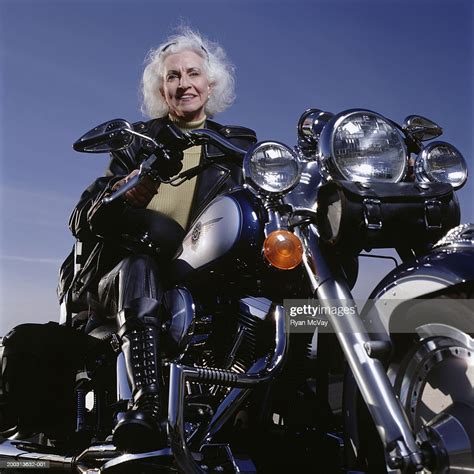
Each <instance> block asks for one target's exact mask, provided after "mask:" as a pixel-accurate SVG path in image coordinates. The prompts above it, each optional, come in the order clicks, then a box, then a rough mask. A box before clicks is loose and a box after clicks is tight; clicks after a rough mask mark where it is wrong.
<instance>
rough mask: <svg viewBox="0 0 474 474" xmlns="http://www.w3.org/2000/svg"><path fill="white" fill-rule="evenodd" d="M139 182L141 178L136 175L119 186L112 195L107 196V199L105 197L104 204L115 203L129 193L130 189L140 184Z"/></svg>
mask: <svg viewBox="0 0 474 474" xmlns="http://www.w3.org/2000/svg"><path fill="white" fill-rule="evenodd" d="M140 180H141V176H140V175H138V174H137V175H136V176H134V177H133V178H132V179H131V180H130V181H128V182H127V183H126V184H124V185H123V186H120V188H118V189H117V190H116V191H114V192H113V193H112V194H109V195H108V196H107V197H105V198H104V204H110V203H111V202H113V201H116V200H117V199H118V198H119V197H121V196H123V195H124V194H125V193H127V192H128V191H130V189H133V188H134V187H135V186H136V185H137V184H138V183H139V182H140Z"/></svg>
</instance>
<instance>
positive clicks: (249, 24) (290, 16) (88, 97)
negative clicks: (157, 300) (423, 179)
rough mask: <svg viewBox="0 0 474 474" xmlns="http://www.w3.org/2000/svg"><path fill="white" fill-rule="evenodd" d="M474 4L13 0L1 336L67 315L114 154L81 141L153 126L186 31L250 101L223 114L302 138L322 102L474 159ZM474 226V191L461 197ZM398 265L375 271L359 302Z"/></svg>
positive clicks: (3, 26)
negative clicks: (84, 232) (128, 126)
mask: <svg viewBox="0 0 474 474" xmlns="http://www.w3.org/2000/svg"><path fill="white" fill-rule="evenodd" d="M473 5H474V2H472V1H471V0H430V1H428V0H410V1H405V0H403V1H402V0H398V1H392V0H352V1H349V0H346V1H342V0H332V1H323V0H313V1H310V0H305V1H298V0H296V1H295V0H293V1H290V0H281V1H277V0H253V1H251V0H214V1H210V0H193V1H183V0H172V1H171V0H170V1H162V0H154V1H143V0H134V1H132V0H130V1H120V0H102V1H100V0H96V1H88V0H81V1H77V0H76V1H75V0H64V1H50V0H32V1H23V0H11V1H10V0H0V94H1V96H0V157H1V160H0V197H1V200H0V212H1V214H0V224H1V228H0V239H1V241H0V272H1V273H0V291H1V294H0V335H2V334H4V333H5V332H6V331H7V330H8V329H9V328H11V327H12V326H13V325H15V324H18V323H20V322H27V321H47V320H57V319H58V304H57V300H56V294H55V287H56V282H57V272H58V267H59V265H60V263H61V261H62V259H63V258H64V257H65V256H66V255H67V253H68V252H69V250H70V248H71V246H72V244H73V239H72V236H71V235H70V233H69V230H68V228H67V220H68V216H69V213H70V211H71V209H72V208H73V206H74V205H75V203H76V201H77V199H78V198H79V196H80V194H81V192H82V190H83V189H84V188H85V187H86V186H87V185H88V184H89V183H90V182H92V181H93V179H94V178H95V177H97V176H99V175H101V174H102V172H103V170H104V168H105V166H106V164H107V157H106V156H105V155H84V154H79V153H75V152H73V150H72V148H71V144H72V143H73V142H74V141H75V140H76V139H77V138H78V137H79V136H81V135H82V134H83V133H84V132H85V131H87V130H89V129H90V128H92V127H93V126H94V125H96V124H98V123H101V122H104V121H106V120H108V119H112V118H117V117H122V118H126V119H128V120H130V121H135V120H139V119H142V118H143V117H142V116H141V114H140V111H139V94H138V84H139V81H140V77H141V73H142V68H143V60H144V58H145V55H146V53H147V51H148V50H149V49H150V48H151V47H153V46H157V45H158V44H159V43H160V42H161V41H162V40H163V39H164V38H165V37H167V36H168V35H169V34H170V33H172V30H173V27H176V26H177V25H179V24H180V23H181V22H185V23H187V24H189V25H190V26H192V27H194V28H196V29H198V30H200V31H201V32H202V33H203V34H204V35H206V36H208V37H209V38H210V39H212V40H215V41H217V42H219V43H220V44H221V45H222V46H223V47H224V49H225V50H226V51H227V53H228V55H229V57H230V58H231V60H232V61H233V62H234V63H235V65H236V68H237V69H236V75H237V82H236V84H237V100H236V102H235V104H234V105H233V107H231V108H230V109H229V110H228V111H226V112H225V113H222V114H220V115H218V116H216V120H218V121H220V122H221V123H226V124H238V125H245V126H248V127H251V128H253V129H255V130H256V131H257V134H258V136H259V138H260V139H276V140H279V141H283V142H285V143H287V144H289V145H294V144H295V143H296V124H297V121H298V118H299V116H300V115H301V113H302V112H303V111H304V110H305V109H307V108H310V107H316V108H319V109H323V110H327V111H331V112H334V113H336V112H340V111H342V110H344V109H348V108H353V107H363V108H368V109H371V110H375V111H377V112H379V113H381V114H383V115H385V116H387V117H389V118H391V119H394V120H396V121H398V122H402V121H403V119H404V117H405V116H407V115H409V114H420V115H424V116H426V117H429V118H431V119H432V120H434V121H436V122H437V123H438V124H440V125H441V126H442V127H443V128H444V131H445V133H444V137H443V139H444V140H446V141H449V142H451V143H453V144H454V145H455V146H456V147H458V148H459V150H460V151H461V152H462V153H463V154H464V156H465V157H466V159H467V161H468V164H469V167H470V171H471V172H472V171H473V167H472V163H473V161H472V155H473V153H472V152H473V143H472V135H473V116H472V114H473V85H472V83H473ZM459 195H460V198H461V203H462V220H463V221H464V222H469V221H470V222H474V206H473V184H472V178H471V183H470V184H468V185H467V186H466V187H465V188H464V189H463V190H462V191H461V192H460V193H459ZM388 269H389V267H387V266H386V264H385V266H384V265H382V264H379V263H376V262H374V261H373V260H372V259H370V260H369V259H365V260H364V261H363V262H362V268H361V276H360V284H359V285H358V286H357V290H356V295H357V296H364V295H366V294H367V293H368V291H369V289H370V287H373V286H374V284H375V283H376V281H377V280H378V279H380V277H381V275H382V274H383V273H384V272H386V271H388Z"/></svg>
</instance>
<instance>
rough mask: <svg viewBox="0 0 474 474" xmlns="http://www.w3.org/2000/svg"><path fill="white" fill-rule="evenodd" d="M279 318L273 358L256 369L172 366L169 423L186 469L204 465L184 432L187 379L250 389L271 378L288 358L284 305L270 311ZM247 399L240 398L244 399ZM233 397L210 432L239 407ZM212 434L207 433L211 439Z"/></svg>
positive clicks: (263, 360) (174, 445)
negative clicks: (200, 463) (192, 449)
mask: <svg viewBox="0 0 474 474" xmlns="http://www.w3.org/2000/svg"><path fill="white" fill-rule="evenodd" d="M270 315H271V316H273V317H274V318H275V348H274V351H273V354H272V356H271V358H270V360H269V361H267V359H266V358H263V357H262V358H261V359H259V360H258V361H257V362H256V363H255V364H254V365H253V366H252V369H251V370H252V371H253V373H245V374H238V373H235V372H231V371H229V370H221V369H209V368H204V367H187V366H183V365H180V364H177V363H172V364H171V366H170V388H169V405H168V427H169V436H170V442H171V449H172V451H173V455H174V456H175V459H176V462H177V464H178V466H179V467H180V469H182V470H183V471H184V472H186V473H191V474H192V473H196V474H199V473H203V472H205V471H203V470H202V469H201V468H200V466H199V465H198V464H197V463H196V462H195V460H194V458H193V455H192V453H191V451H190V450H189V448H188V445H187V442H186V439H185V433H184V395H185V387H186V382H187V381H192V382H203V383H206V382H207V383H210V382H212V383H214V384H218V385H221V386H224V387H234V388H240V389H249V388H252V387H255V386H256V385H258V384H259V383H261V382H267V381H269V380H271V379H272V378H273V377H274V376H275V375H276V374H277V373H278V372H279V370H280V369H281V367H282V365H283V362H284V360H285V356H286V352H287V347H288V338H289V331H287V330H286V329H287V328H286V326H287V323H286V314H285V311H284V309H283V307H281V306H275V307H274V309H273V311H272V312H271V313H270ZM230 394H233V395H232V397H233V398H234V399H236V398H237V397H239V395H240V394H239V393H238V392H235V391H231V392H230ZM242 400H243V395H242V398H240V401H242ZM231 402H232V400H231V399H229V401H228V402H227V403H225V406H223V407H222V408H221V407H219V408H221V409H220V410H218V411H217V412H216V415H215V416H214V417H213V419H212V421H211V423H210V424H209V426H208V428H207V431H208V433H211V435H212V433H214V432H215V430H217V429H218V427H219V426H220V425H221V423H222V422H224V421H225V420H226V419H228V416H230V415H231V414H232V413H231V412H230V409H232V410H235V409H236V406H234V405H235V404H232V403H231ZM207 438H208V436H207V437H206V439H205V440H206V441H207Z"/></svg>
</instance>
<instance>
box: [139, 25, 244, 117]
mask: <svg viewBox="0 0 474 474" xmlns="http://www.w3.org/2000/svg"><path fill="white" fill-rule="evenodd" d="M181 51H193V52H195V53H197V54H199V56H201V57H202V58H203V59H204V69H205V73H206V74H207V77H208V79H209V82H210V83H211V84H212V85H213V87H212V94H211V96H210V98H209V100H208V101H207V103H206V107H205V112H206V115H207V116H208V117H212V116H213V115H215V114H216V113H218V112H222V111H223V110H225V109H226V108H227V107H229V106H230V105H231V104H232V103H233V101H234V99H235V94H234V83H235V79H234V70H235V68H234V65H233V64H232V63H231V62H230V61H229V60H228V59H227V56H226V53H225V51H224V50H223V49H222V48H221V47H220V46H219V45H218V44H217V43H214V42H212V41H209V40H208V39H207V38H205V37H203V36H202V35H201V34H199V33H198V32H197V31H193V30H192V29H191V28H188V27H186V28H181V30H180V32H179V33H178V34H176V35H172V36H170V37H169V38H168V39H167V40H166V41H164V42H163V43H162V44H160V45H159V46H158V47H157V48H154V49H152V50H151V51H150V52H149V53H148V55H147V58H146V60H145V64H146V66H145V70H144V71H143V78H142V83H141V90H142V107H141V110H142V112H143V114H144V115H146V116H148V117H150V118H158V117H164V116H166V115H167V114H168V112H169V108H168V104H167V103H166V101H165V100H164V98H163V96H162V94H161V92H160V91H161V90H162V87H163V81H164V68H163V66H164V64H163V63H164V60H165V59H166V58H167V57H168V56H169V55H170V54H175V53H179V52H181Z"/></svg>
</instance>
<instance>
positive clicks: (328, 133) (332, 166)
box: [318, 109, 408, 183]
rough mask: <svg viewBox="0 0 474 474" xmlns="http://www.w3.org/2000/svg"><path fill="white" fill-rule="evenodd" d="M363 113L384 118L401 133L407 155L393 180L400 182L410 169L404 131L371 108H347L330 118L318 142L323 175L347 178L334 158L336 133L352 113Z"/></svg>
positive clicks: (331, 177) (401, 140)
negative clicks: (400, 169)
mask: <svg viewBox="0 0 474 474" xmlns="http://www.w3.org/2000/svg"><path fill="white" fill-rule="evenodd" d="M361 113H362V114H367V115H372V116H375V117H377V118H379V119H381V120H383V121H384V122H386V123H387V124H389V125H391V126H392V127H393V129H394V130H396V131H397V133H398V134H399V135H400V142H401V144H402V147H403V151H404V155H405V160H404V166H403V169H402V171H401V172H400V174H399V176H397V178H396V179H395V180H394V181H391V182H395V183H398V182H399V181H400V180H401V179H402V178H403V177H404V176H405V175H406V172H407V169H408V150H407V146H406V144H405V140H404V137H403V135H402V133H401V132H400V130H399V129H398V128H397V126H396V125H395V124H394V123H393V122H392V121H391V120H389V119H387V118H386V117H384V116H383V115H380V114H378V113H376V112H372V111H371V110H366V109H350V110H345V111H343V112H341V113H339V114H337V115H335V116H334V117H333V118H332V119H331V120H329V122H328V123H327V124H326V126H325V127H324V128H323V131H322V132H321V135H320V137H319V142H318V149H319V162H320V164H321V175H322V176H323V178H324V179H325V180H327V181H329V180H331V179H335V178H336V179H337V178H342V179H347V178H346V177H344V175H343V173H342V172H341V170H340V168H339V167H338V166H337V164H336V162H335V160H334V146H333V145H334V134H335V132H336V129H337V127H339V125H340V124H341V123H342V122H343V121H344V120H346V119H347V118H349V117H350V116H351V115H355V114H361ZM387 182H388V181H387Z"/></svg>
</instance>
